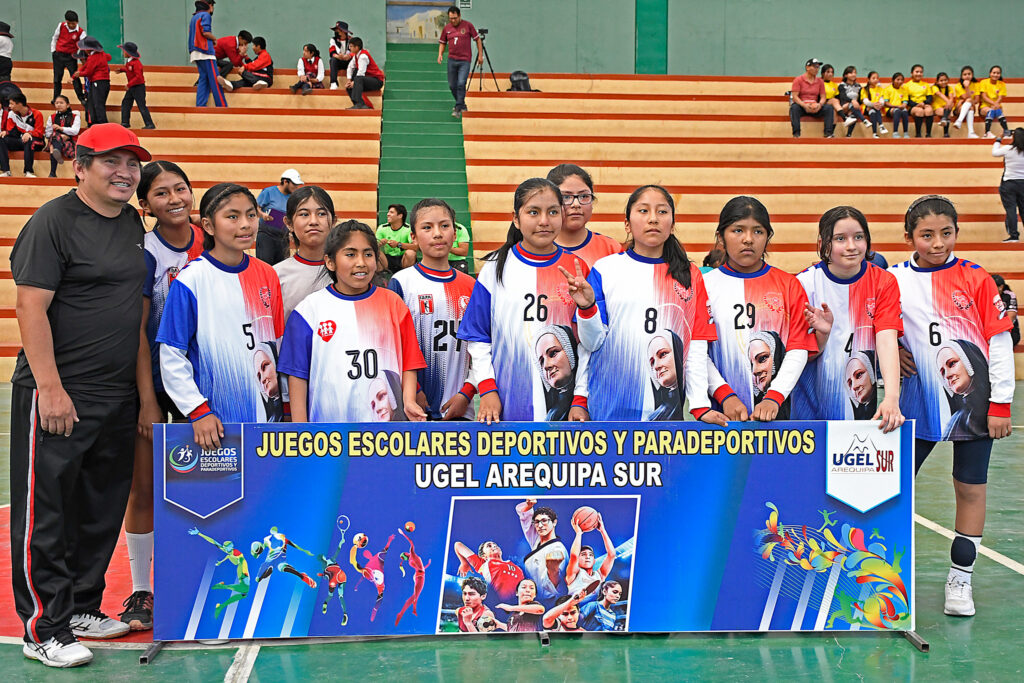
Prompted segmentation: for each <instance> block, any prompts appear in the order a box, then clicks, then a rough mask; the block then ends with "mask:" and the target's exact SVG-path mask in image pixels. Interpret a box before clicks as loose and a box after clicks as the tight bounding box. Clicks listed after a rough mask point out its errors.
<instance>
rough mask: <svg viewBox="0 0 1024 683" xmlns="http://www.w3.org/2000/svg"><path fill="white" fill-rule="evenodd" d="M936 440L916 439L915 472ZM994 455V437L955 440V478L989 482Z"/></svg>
mask: <svg viewBox="0 0 1024 683" xmlns="http://www.w3.org/2000/svg"><path fill="white" fill-rule="evenodd" d="M936 443H937V442H935V441H925V440H924V439H914V474H917V472H918V471H919V470H920V469H921V465H923V464H924V461H925V460H927V459H928V456H929V455H930V454H931V452H932V449H933V448H935V444H936ZM991 457H992V439H989V438H988V437H986V438H984V439H975V440H974V441H954V442H953V479H955V480H957V481H959V482H960V483H962V484H986V483H988V463H989V460H990V459H991Z"/></svg>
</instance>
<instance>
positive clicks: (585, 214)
mask: <svg viewBox="0 0 1024 683" xmlns="http://www.w3.org/2000/svg"><path fill="white" fill-rule="evenodd" d="M548 180H550V181H551V182H553V183H554V184H555V185H557V186H558V189H559V190H560V191H561V193H562V232H560V233H559V234H558V246H560V247H561V248H562V249H564V250H565V251H567V252H569V253H570V254H575V255H576V256H578V257H580V258H581V259H583V262H584V263H586V264H587V265H588V266H593V265H594V263H596V262H597V260H598V259H600V258H603V257H605V256H609V255H611V254H618V253H620V252H622V245H621V244H619V243H618V242H616V241H615V240H613V239H612V238H611V237H608V236H606V235H602V234H601V233H598V232H592V231H591V230H589V229H588V228H587V223H589V222H590V218H591V217H592V216H593V215H594V201H595V200H596V199H597V197H596V196H595V195H594V181H593V180H591V178H590V174H589V173H587V172H586V171H585V170H583V169H582V168H580V167H579V166H577V165H576V164H559V165H558V166H555V167H554V168H553V169H551V170H550V171H548Z"/></svg>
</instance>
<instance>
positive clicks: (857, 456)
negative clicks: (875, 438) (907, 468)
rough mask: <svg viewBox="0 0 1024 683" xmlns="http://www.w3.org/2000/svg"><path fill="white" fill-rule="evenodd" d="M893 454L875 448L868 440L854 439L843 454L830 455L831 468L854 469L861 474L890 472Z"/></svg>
mask: <svg viewBox="0 0 1024 683" xmlns="http://www.w3.org/2000/svg"><path fill="white" fill-rule="evenodd" d="M894 459H895V454H894V453H893V452H892V451H891V450H881V449H879V448H877V447H875V444H873V443H872V442H871V440H870V439H868V438H866V437H865V438H864V439H859V438H857V437H854V440H853V442H852V443H851V444H850V446H849V447H848V448H847V449H846V452H845V453H833V454H832V466H833V467H856V468H858V470H859V471H861V472H866V471H875V472H892V471H893V469H894V464H893V461H894Z"/></svg>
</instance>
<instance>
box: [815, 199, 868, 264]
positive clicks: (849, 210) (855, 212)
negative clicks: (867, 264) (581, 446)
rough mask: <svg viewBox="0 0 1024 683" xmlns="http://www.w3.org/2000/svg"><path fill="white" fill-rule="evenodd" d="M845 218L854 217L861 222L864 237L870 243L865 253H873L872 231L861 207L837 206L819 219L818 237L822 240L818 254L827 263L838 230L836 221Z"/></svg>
mask: <svg viewBox="0 0 1024 683" xmlns="http://www.w3.org/2000/svg"><path fill="white" fill-rule="evenodd" d="M844 218H852V219H853V220H855V221H857V222H858V223H859V224H860V227H861V229H862V230H863V231H864V239H865V240H867V243H868V250H867V252H866V254H865V255H867V254H870V253H871V231H870V230H868V219H867V218H865V216H864V214H863V213H861V211H860V209H857V208H854V207H852V206H837V207H834V208H831V209H829V210H828V211H826V212H825V213H824V214H822V216H821V220H819V221H818V239H819V240H820V241H821V243H820V244H819V245H818V256H820V257H821V260H822V261H824V262H825V263H828V262H829V259H830V257H831V256H832V236H833V234H834V233H835V231H836V223H838V222H839V221H841V220H843V219H844Z"/></svg>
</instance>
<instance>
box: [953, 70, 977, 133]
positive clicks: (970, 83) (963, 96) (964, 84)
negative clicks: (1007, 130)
mask: <svg viewBox="0 0 1024 683" xmlns="http://www.w3.org/2000/svg"><path fill="white" fill-rule="evenodd" d="M953 97H954V100H953V107H954V108H955V109H956V110H957V111H959V112H960V114H959V116H957V117H956V122H955V123H954V124H953V127H954V128H957V129H959V128H960V126H962V125H963V123H964V119H966V120H967V137H969V138H976V137H978V134H977V133H975V132H974V107H975V101H976V100H977V99H978V83H977V81H975V80H974V67H970V66H965V67H964V68H962V69H960V80H959V81H958V82H957V84H956V85H955V86H953Z"/></svg>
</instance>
